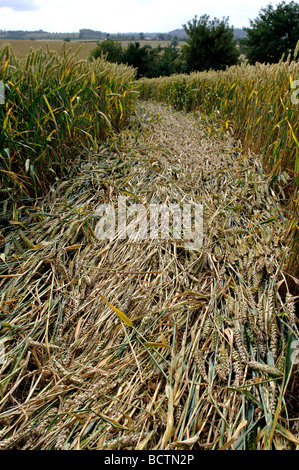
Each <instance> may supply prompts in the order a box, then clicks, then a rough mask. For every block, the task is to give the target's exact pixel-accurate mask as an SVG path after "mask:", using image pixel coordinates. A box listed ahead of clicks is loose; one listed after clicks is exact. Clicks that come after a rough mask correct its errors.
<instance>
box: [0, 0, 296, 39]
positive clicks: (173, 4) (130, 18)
mask: <svg viewBox="0 0 299 470" xmlns="http://www.w3.org/2000/svg"><path fill="white" fill-rule="evenodd" d="M269 3H272V4H273V5H274V6H275V5H277V4H278V3H281V2H280V1H279V2H274V1H273V2H270V1H267V0H266V1H264V0H249V1H248V0H246V1H243V0H225V1H223V0H209V1H208V2H207V1H203V0H83V1H82V0H0V29H4V30H17V29H22V30H38V29H43V30H44V31H51V32H77V31H79V29H83V28H90V29H95V30H98V31H105V32H110V33H117V32H168V31H171V30H173V29H176V28H181V27H182V24H183V23H186V22H187V21H188V20H190V19H192V18H193V17H194V16H195V15H198V16H201V15H203V14H205V13H206V14H208V15H210V17H212V18H214V17H217V18H220V19H222V17H223V16H229V23H230V25H233V26H234V27H236V28H242V27H244V26H249V21H248V19H249V18H251V19H254V18H256V17H257V16H258V13H259V11H260V9H261V8H262V7H265V6H266V5H268V4H269ZM286 3H290V1H287V2H286Z"/></svg>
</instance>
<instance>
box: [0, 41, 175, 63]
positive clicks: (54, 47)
mask: <svg viewBox="0 0 299 470" xmlns="http://www.w3.org/2000/svg"><path fill="white" fill-rule="evenodd" d="M97 42H98V41H95V40H92V41H84V42H82V41H80V40H75V41H70V42H64V41H55V40H50V41H49V40H34V41H33V40H18V39H10V40H5V39H0V49H1V48H2V47H3V46H4V45H5V44H10V45H11V47H12V48H13V50H14V52H15V53H16V54H17V55H19V56H20V58H24V57H25V56H26V55H27V54H28V52H29V51H30V48H33V49H39V48H42V50H43V51H46V50H47V44H48V45H49V48H50V50H51V51H55V52H58V53H59V52H61V48H62V46H63V44H65V48H66V50H69V49H72V50H73V52H76V51H77V50H78V49H79V48H80V47H82V49H80V51H79V53H78V57H80V58H81V59H87V58H88V57H89V54H90V52H91V51H92V50H93V49H94V48H95V47H96V45H97ZM121 42H122V45H123V46H124V47H126V46H127V45H128V44H129V42H135V41H121ZM138 42H139V43H140V46H145V45H148V46H151V47H158V46H159V45H161V46H162V47H165V46H167V45H169V44H170V43H171V41H150V40H148V41H138ZM180 44H182V42H180Z"/></svg>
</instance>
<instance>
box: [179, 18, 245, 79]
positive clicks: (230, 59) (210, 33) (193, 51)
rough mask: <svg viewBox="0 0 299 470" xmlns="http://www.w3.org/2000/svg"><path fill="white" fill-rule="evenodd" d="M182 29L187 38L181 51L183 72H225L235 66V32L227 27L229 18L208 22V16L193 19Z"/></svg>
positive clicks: (236, 58) (236, 51)
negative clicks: (213, 70)
mask: <svg viewBox="0 0 299 470" xmlns="http://www.w3.org/2000/svg"><path fill="white" fill-rule="evenodd" d="M183 28H184V29H185V31H186V34H187V36H188V37H187V40H186V42H187V45H185V46H184V47H183V55H184V59H185V63H186V72H188V73H189V72H192V71H202V70H209V69H215V70H224V69H225V68H226V66H229V65H235V64H237V63H238V57H239V51H238V48H237V46H236V42H235V41H234V28H233V27H230V26H229V24H228V18H223V19H222V20H219V19H217V18H214V19H213V20H210V17H209V16H208V15H202V16H201V17H200V18H197V16H195V17H194V18H193V19H192V20H191V21H188V23H187V24H184V25H183Z"/></svg>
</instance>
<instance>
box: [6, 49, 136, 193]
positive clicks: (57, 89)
mask: <svg viewBox="0 0 299 470" xmlns="http://www.w3.org/2000/svg"><path fill="white" fill-rule="evenodd" d="M0 80H1V81H3V82H4V85H5V90H6V92H5V105H3V106H0V120H1V123H2V127H1V130H0V176H1V180H0V190H1V199H3V198H6V197H7V193H9V194H10V196H11V197H12V196H13V195H15V194H18V195H20V194H21V193H23V192H24V191H25V192H27V193H28V192H29V193H31V194H32V193H33V191H34V193H35V194H38V193H39V192H41V190H43V189H44V190H46V189H47V187H48V184H49V181H51V180H53V178H54V177H55V176H57V175H61V174H63V173H64V171H65V169H66V168H67V167H68V165H69V163H71V161H72V159H73V158H74V155H76V156H78V154H79V153H80V152H82V151H83V150H84V149H86V148H87V149H89V148H90V146H92V145H94V143H95V141H96V139H100V140H101V139H106V138H107V136H109V135H111V133H113V132H114V130H117V129H119V128H120V126H121V125H122V124H123V123H124V122H125V120H126V118H127V116H128V114H129V113H130V111H131V109H132V105H133V101H134V96H136V93H134V84H133V83H134V80H135V74H134V71H133V69H131V68H128V67H125V66H123V65H121V66H120V65H115V64H110V63H108V62H105V61H104V60H103V59H97V60H96V61H93V62H92V63H89V62H87V61H85V60H80V59H79V58H78V56H77V55H76V54H73V53H72V52H71V51H70V50H69V51H67V52H66V50H65V49H63V50H62V54H57V53H55V52H51V51H49V50H48V51H47V52H43V51H42V50H41V49H37V50H31V52H30V53H29V54H28V55H27V57H26V59H25V60H21V59H19V58H17V57H16V56H15V54H14V52H13V50H12V49H11V48H10V46H6V47H4V48H3V49H2V50H1V51H0Z"/></svg>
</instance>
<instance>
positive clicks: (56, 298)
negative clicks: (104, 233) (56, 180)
mask: <svg viewBox="0 0 299 470" xmlns="http://www.w3.org/2000/svg"><path fill="white" fill-rule="evenodd" d="M209 130H210V132H209ZM74 167H75V170H76V171H75V173H74V175H73V177H72V178H71V179H65V181H64V183H61V184H57V185H55V186H54V187H53V188H52V189H51V191H50V193H49V195H48V196H47V198H46V199H44V200H43V201H40V202H39V203H38V204H36V205H35V207H33V206H29V205H22V206H21V205H19V204H18V205H16V206H15V207H14V208H13V209H12V208H11V206H10V207H9V208H8V209H7V210H8V211H9V212H8V218H9V221H10V222H9V225H8V228H7V229H5V231H3V236H2V239H1V240H2V242H1V243H2V255H1V263H0V276H1V277H0V284H1V317H0V320H1V323H0V326H1V330H0V334H1V338H3V339H5V352H6V356H5V362H4V364H3V365H2V366H1V368H0V374H1V376H0V377H1V396H0V407H1V409H0V423H1V438H0V439H1V440H0V447H1V449H28V448H29V449H30V450H34V449H44V450H45V449H64V450H67V449H90V450H93V449H136V450H138V449H139V450H140V449H151V450H153V449H225V448H229V449H249V448H250V449H270V448H275V449H281V448H283V449H290V448H295V447H296V446H297V445H299V441H298V440H297V438H296V435H295V434H296V432H295V434H294V433H293V432H292V429H293V420H294V419H297V417H296V409H297V408H296V407H297V406H298V404H297V401H296V399H295V398H294V397H292V392H291V390H292V387H293V388H294V387H296V384H297V382H296V380H295V379H296V374H293V373H292V370H293V369H292V363H291V349H290V339H296V338H298V330H297V326H296V322H295V316H294V307H293V305H294V304H293V301H294V299H293V298H292V297H291V296H290V295H288V296H287V297H285V295H284V294H283V287H286V280H285V274H284V260H285V257H286V254H287V251H288V248H287V246H286V243H285V223H286V217H285V216H284V214H283V212H282V210H281V206H280V201H279V199H278V198H277V196H276V195H275V193H274V192H273V190H272V189H269V185H268V179H267V177H266V176H265V175H264V174H263V172H262V171H261V162H260V160H259V158H258V157H257V156H255V155H254V154H251V155H249V156H248V155H245V153H244V152H243V151H242V147H241V145H240V142H238V141H236V140H234V139H232V137H230V136H229V135H228V134H227V133H225V132H223V131H221V130H220V129H217V128H215V127H214V126H213V124H212V123H211V122H209V121H208V120H206V118H205V117H204V116H201V115H200V114H198V115H197V116H191V115H189V116H187V115H184V114H182V113H178V112H175V111H173V110H171V109H167V108H165V107H164V106H160V105H153V104H150V103H147V104H139V105H138V107H137V113H136V115H135V116H134V117H132V119H131V121H130V127H129V128H127V129H124V130H123V131H122V132H121V133H120V134H119V135H118V136H116V137H115V140H114V143H113V142H112V144H111V142H110V146H107V145H103V146H102V147H100V148H99V149H98V151H97V152H94V153H91V154H90V155H89V157H88V158H85V159H82V158H78V159H77V160H76V161H75V162H74ZM119 195H127V196H128V200H129V202H130V203H131V202H136V201H138V202H141V203H143V204H145V205H147V204H150V203H160V202H166V203H167V202H178V203H181V202H184V201H186V200H193V201H195V202H197V203H201V204H203V205H204V245H203V247H202V249H200V250H199V251H189V250H186V248H185V245H184V243H183V241H181V242H180V241H173V240H171V239H170V240H147V239H146V240H142V241H139V242H135V243H134V242H132V241H130V240H128V239H123V240H121V239H117V238H115V239H113V240H111V241H109V240H106V241H99V240H97V239H96V238H95V236H94V230H95V224H96V222H97V220H98V219H97V218H96V216H95V208H96V207H97V206H98V205H99V204H101V203H110V204H113V206H114V207H115V208H117V198H118V196H119ZM295 300H296V299H295ZM119 312H121V313H122V315H120V314H119ZM126 319H129V321H127V320H126ZM294 367H297V366H294Z"/></svg>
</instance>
